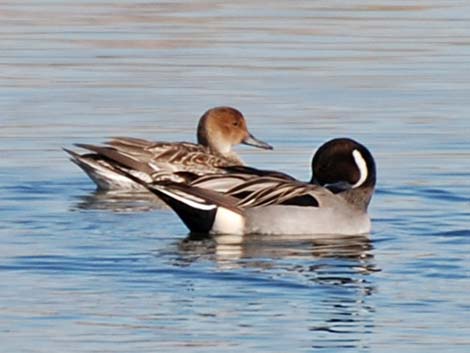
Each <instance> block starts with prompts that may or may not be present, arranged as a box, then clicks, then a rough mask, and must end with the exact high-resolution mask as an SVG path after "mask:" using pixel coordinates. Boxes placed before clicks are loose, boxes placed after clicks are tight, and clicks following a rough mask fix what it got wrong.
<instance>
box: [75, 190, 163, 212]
mask: <svg viewBox="0 0 470 353" xmlns="http://www.w3.org/2000/svg"><path fill="white" fill-rule="evenodd" d="M77 199H78V201H77V202H76V203H75V204H74V205H73V206H72V210H101V211H111V212H148V211H153V210H160V209H168V206H167V205H166V204H165V203H164V202H163V201H161V200H160V199H159V198H157V197H155V196H154V195H152V194H150V193H148V192H145V191H143V192H135V191H132V192H128V191H94V192H92V193H90V194H86V195H80V196H78V197H77Z"/></svg>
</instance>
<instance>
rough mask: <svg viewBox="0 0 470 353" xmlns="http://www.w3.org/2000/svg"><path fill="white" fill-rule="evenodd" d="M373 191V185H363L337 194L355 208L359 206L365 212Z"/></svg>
mask: <svg viewBox="0 0 470 353" xmlns="http://www.w3.org/2000/svg"><path fill="white" fill-rule="evenodd" d="M373 193H374V187H373V186H363V187H360V188H355V189H349V190H345V191H342V192H340V193H339V194H338V195H340V196H341V197H342V198H344V199H345V200H346V201H347V202H348V203H350V204H351V205H354V206H355V207H356V208H359V209H361V210H363V211H364V212H365V211H367V207H368V206H369V203H370V200H371V199H372V194H373Z"/></svg>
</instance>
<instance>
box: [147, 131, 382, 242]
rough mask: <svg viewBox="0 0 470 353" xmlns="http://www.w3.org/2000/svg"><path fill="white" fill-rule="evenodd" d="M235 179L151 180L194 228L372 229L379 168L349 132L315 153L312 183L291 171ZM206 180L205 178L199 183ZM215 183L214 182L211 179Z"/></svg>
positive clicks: (200, 230)
mask: <svg viewBox="0 0 470 353" xmlns="http://www.w3.org/2000/svg"><path fill="white" fill-rule="evenodd" d="M245 177H246V180H242V179H243V177H240V180H238V181H236V182H235V183H233V179H234V178H235V179H236V178H237V177H236V176H234V175H231V174H227V175H218V176H214V177H213V178H211V180H213V181H214V180H217V179H218V181H219V183H220V184H219V185H224V182H228V185H230V186H231V187H230V188H229V189H228V190H225V192H222V193H221V192H217V191H214V190H211V189H208V188H202V187H200V186H196V185H198V180H196V181H194V182H193V183H192V184H189V185H188V184H182V183H173V182H169V183H166V184H152V185H147V187H148V188H149V190H150V191H152V192H153V193H155V194H156V195H158V196H159V197H160V198H161V199H163V201H165V202H166V203H167V204H168V205H169V206H170V207H171V208H172V209H173V210H174V211H175V212H176V213H177V214H178V216H179V217H180V218H181V219H182V220H183V222H184V223H185V224H186V226H187V227H188V228H189V229H190V231H191V232H192V233H211V234H241V235H245V234H283V235H287V234H341V235H357V234H366V233H369V232H370V229H371V222H370V219H369V216H368V214H367V208H368V205H369V202H370V200H371V198H372V195H373V192H374V188H375V183H376V169H375V162H374V159H373V157H372V154H371V153H370V152H369V150H368V149H367V148H366V147H365V146H363V145H362V144H360V143H358V142H356V141H354V140H352V139H348V138H338V139H333V140H330V141H328V142H327V143H325V144H324V145H322V146H321V147H320V148H319V149H318V150H317V152H316V153H315V155H314V157H313V159H312V179H311V181H310V182H309V183H305V182H300V181H297V180H295V179H293V178H291V177H289V176H284V175H282V174H281V175H279V176H276V175H270V174H269V173H264V174H263V173H261V175H254V174H253V173H251V174H249V175H248V176H246V175H245ZM199 185H202V184H199ZM211 185H212V184H211Z"/></svg>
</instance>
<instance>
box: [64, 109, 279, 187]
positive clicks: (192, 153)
mask: <svg viewBox="0 0 470 353" xmlns="http://www.w3.org/2000/svg"><path fill="white" fill-rule="evenodd" d="M197 140H198V144H194V143H190V142H159V141H148V140H144V139H139V138H131V137H115V138H113V139H111V140H110V141H107V142H105V145H106V146H94V145H86V144H77V146H78V147H81V148H84V149H86V150H88V151H90V152H91V153H85V154H81V155H80V154H78V153H76V152H73V151H70V150H68V149H64V150H65V151H66V152H67V153H69V154H70V156H71V160H72V161H73V162H74V163H75V164H77V165H78V166H79V167H80V168H82V169H83V170H84V171H85V172H86V173H87V174H88V176H89V177H90V178H91V179H92V180H93V181H94V182H95V183H96V185H97V186H98V189H101V190H119V189H122V190H133V189H136V190H144V189H143V188H142V186H141V185H140V184H139V183H136V182H135V181H133V180H131V179H130V178H129V177H128V176H126V173H124V172H122V171H120V170H119V168H116V166H115V164H116V163H118V164H120V167H121V168H122V167H125V168H126V171H127V172H130V173H134V175H137V174H136V173H138V176H139V178H141V179H142V180H144V181H146V182H151V181H152V180H153V181H158V180H159V179H160V178H162V179H163V180H174V181H179V182H181V181H183V178H182V176H183V175H182V174H180V175H178V173H190V174H192V175H195V176H200V175H205V174H210V173H222V172H224V170H223V169H221V168H223V167H229V166H241V165H243V162H242V161H241V159H240V158H239V157H238V156H237V154H236V153H235V152H233V151H232V147H233V146H234V145H237V144H247V145H252V146H255V147H259V148H264V149H272V147H271V146H270V145H268V144H267V143H265V142H263V141H260V140H257V139H256V138H255V137H253V135H252V134H251V133H250V132H249V131H248V128H247V125H246V121H245V118H244V117H243V115H242V113H240V112H239V111H238V110H237V109H234V108H231V107H216V108H212V109H209V110H208V111H206V112H205V113H204V115H203V116H202V117H201V118H200V120H199V124H198V128H197ZM184 180H187V178H184Z"/></svg>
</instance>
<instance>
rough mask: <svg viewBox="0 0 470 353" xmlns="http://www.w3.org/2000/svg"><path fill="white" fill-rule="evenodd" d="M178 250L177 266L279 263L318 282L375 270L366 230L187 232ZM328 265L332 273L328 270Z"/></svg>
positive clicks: (260, 266)
mask: <svg viewBox="0 0 470 353" xmlns="http://www.w3.org/2000/svg"><path fill="white" fill-rule="evenodd" d="M178 250H179V253H180V255H181V256H180V257H179V258H178V260H177V265H180V266H187V265H190V264H191V263H193V262H194V261H198V260H211V261H215V262H216V263H217V264H218V266H219V267H220V268H221V269H236V268H242V267H243V268H246V267H251V268H255V269H256V268H258V269H261V270H263V269H272V268H276V267H279V266H281V267H280V269H281V270H286V271H288V272H291V271H295V272H299V273H303V274H304V275H305V276H306V277H309V278H310V279H311V280H314V281H316V282H318V281H327V282H329V283H331V284H344V283H348V282H353V281H354V279H351V278H348V276H347V275H348V274H352V275H357V274H363V275H368V274H370V273H372V272H377V271H379V270H378V269H377V267H376V265H375V261H374V256H373V254H372V250H373V245H372V242H371V240H370V237H369V236H368V235H351V236H345V235H331V234H328V235H316V234H315V235H312V234H306V235H249V236H246V235H245V236H243V235H216V236H207V235H199V234H190V235H189V236H188V237H187V238H186V239H184V240H183V241H181V242H180V243H179V245H178ZM284 260H290V261H289V262H286V261H284ZM312 260H313V261H314V262H313V263H312ZM280 261H282V263H281V262H280ZM298 264H300V265H298ZM291 265H292V266H291ZM334 267H339V268H336V269H335V268H334ZM329 268H332V269H333V270H334V271H333V272H334V274H333V272H331V273H329V271H328V269H329ZM338 270H341V271H338Z"/></svg>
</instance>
